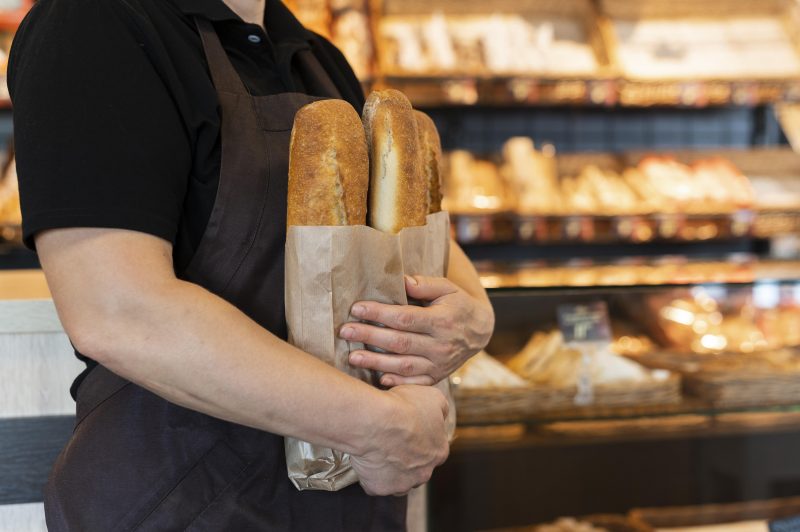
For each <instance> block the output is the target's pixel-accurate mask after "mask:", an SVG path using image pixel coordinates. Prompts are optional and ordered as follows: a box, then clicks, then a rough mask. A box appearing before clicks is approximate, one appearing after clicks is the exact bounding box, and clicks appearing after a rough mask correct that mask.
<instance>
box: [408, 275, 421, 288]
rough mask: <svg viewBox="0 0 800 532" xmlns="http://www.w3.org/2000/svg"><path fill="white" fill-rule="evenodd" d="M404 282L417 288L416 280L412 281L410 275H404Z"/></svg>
mask: <svg viewBox="0 0 800 532" xmlns="http://www.w3.org/2000/svg"><path fill="white" fill-rule="evenodd" d="M406 281H407V282H408V283H409V284H412V285H414V286H417V285H418V284H419V283H418V282H417V280H416V279H414V278H413V277H411V276H410V275H406Z"/></svg>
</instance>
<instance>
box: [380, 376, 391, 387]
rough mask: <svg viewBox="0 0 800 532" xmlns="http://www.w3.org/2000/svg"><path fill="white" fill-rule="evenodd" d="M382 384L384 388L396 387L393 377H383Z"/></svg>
mask: <svg viewBox="0 0 800 532" xmlns="http://www.w3.org/2000/svg"><path fill="white" fill-rule="evenodd" d="M381 384H383V385H384V386H392V385H394V379H392V378H391V377H381Z"/></svg>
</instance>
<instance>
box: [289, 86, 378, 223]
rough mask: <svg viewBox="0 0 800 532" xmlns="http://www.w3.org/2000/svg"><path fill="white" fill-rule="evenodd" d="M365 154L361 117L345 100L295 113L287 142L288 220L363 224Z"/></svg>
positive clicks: (323, 102) (315, 104)
mask: <svg viewBox="0 0 800 532" xmlns="http://www.w3.org/2000/svg"><path fill="white" fill-rule="evenodd" d="M368 186H369V158H368V154H367V143H366V137H365V134H364V128H363V126H362V124H361V120H360V118H359V116H358V113H357V112H356V110H355V109H353V107H352V106H351V105H350V104H349V103H347V102H345V101H343V100H321V101H317V102H313V103H310V104H308V105H306V106H304V107H302V108H301V109H300V110H299V111H298V112H297V115H295V119H294V127H293V128H292V136H291V141H290V147H289V193H288V197H287V219H286V225H287V226H291V225H364V224H366V213H367V187H368Z"/></svg>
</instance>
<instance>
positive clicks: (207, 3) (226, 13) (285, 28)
mask: <svg viewBox="0 0 800 532" xmlns="http://www.w3.org/2000/svg"><path fill="white" fill-rule="evenodd" d="M172 1H173V2H174V3H175V5H176V6H177V7H178V9H180V10H181V12H183V13H185V14H187V15H192V16H200V17H203V18H206V19H208V20H210V21H212V22H224V21H241V18H239V15H237V14H236V13H234V12H233V10H231V8H229V7H228V6H227V5H226V4H225V2H223V1H222V0H172ZM264 27H266V28H267V33H268V34H269V35H270V38H273V39H275V40H304V41H307V40H311V39H313V38H314V34H313V33H312V32H310V31H309V30H307V29H306V28H305V27H304V26H303V25H302V24H301V23H300V21H299V20H297V18H296V17H295V16H294V15H293V14H292V12H291V11H289V9H288V8H287V7H286V6H285V5H283V2H281V1H280V0H267V2H266V7H265V9H264Z"/></svg>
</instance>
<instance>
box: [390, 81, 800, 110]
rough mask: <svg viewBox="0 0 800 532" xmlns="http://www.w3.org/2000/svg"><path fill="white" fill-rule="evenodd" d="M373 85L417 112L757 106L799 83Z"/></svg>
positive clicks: (790, 93) (795, 92)
mask: <svg viewBox="0 0 800 532" xmlns="http://www.w3.org/2000/svg"><path fill="white" fill-rule="evenodd" d="M376 87H391V88H395V89H398V90H401V91H403V92H405V93H406V94H407V95H408V97H409V99H410V100H411V102H412V103H413V104H414V105H415V106H416V107H420V108H427V107H444V106H476V105H477V106H526V105H595V106H605V107H612V106H626V107H651V106H670V107H689V108H702V107H709V106H721V105H749V106H755V105H761V104H768V103H776V102H782V101H798V100H800V79H798V80H772V81H769V80H763V81H762V80H741V81H691V80H687V81H678V80H673V81H669V80H664V81H630V80H623V79H618V78H607V77H603V78H573V79H569V78H559V79H547V78H541V77H509V76H499V77H496V76H493V77H474V76H453V77H434V76H427V77H422V76H420V77H411V76H391V77H389V76H383V77H380V78H379V79H378V80H377V81H376Z"/></svg>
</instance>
